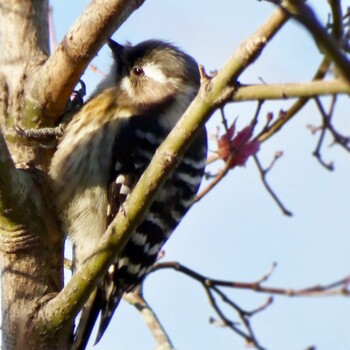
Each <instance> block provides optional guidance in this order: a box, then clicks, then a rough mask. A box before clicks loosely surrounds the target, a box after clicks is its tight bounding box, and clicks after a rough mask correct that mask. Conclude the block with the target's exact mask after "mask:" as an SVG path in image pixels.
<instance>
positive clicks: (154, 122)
mask: <svg viewBox="0 0 350 350" xmlns="http://www.w3.org/2000/svg"><path fill="white" fill-rule="evenodd" d="M108 44H109V46H110V48H111V50H112V53H113V58H114V61H113V65H112V67H111V70H110V73H109V74H108V75H107V76H106V77H105V78H104V80H103V81H102V82H101V83H100V84H99V85H98V87H97V89H96V91H95V92H94V93H93V94H92V97H91V98H90V99H89V100H88V101H87V102H86V104H85V105H84V106H83V107H82V108H81V109H80V111H79V112H78V113H77V114H76V115H75V116H74V118H73V119H72V121H71V122H70V123H69V124H68V126H67V128H66V129H65V131H64V134H63V136H62V139H61V140H60V143H59V145H58V148H57V151H56V152H55V154H54V156H53V159H52V163H51V167H50V171H49V175H50V177H51V180H52V186H53V193H54V198H55V205H56V208H57V211H58V215H59V217H60V219H61V222H62V227H63V230H64V232H66V234H67V235H68V237H69V238H70V239H71V241H72V244H73V255H74V257H73V264H74V269H77V268H78V267H79V266H80V264H81V263H82V262H83V261H84V260H85V259H88V258H89V257H90V256H91V253H92V251H93V250H94V249H95V248H96V247H97V245H98V243H99V240H100V238H101V237H102V235H103V233H104V232H105V230H106V228H107V227H108V225H109V224H110V222H111V221H112V220H113V218H114V217H115V215H116V214H117V212H118V210H119V208H120V206H121V204H122V203H123V202H124V201H125V200H126V199H127V197H128V195H129V194H130V193H131V192H132V190H133V188H134V186H135V184H136V183H137V181H138V180H139V178H140V177H141V175H142V173H143V172H144V170H145V169H146V167H147V166H148V165H149V163H150V161H151V160H152V158H153V156H154V154H155V152H156V150H157V148H158V147H159V145H160V144H161V143H162V142H163V141H164V139H165V138H166V137H167V135H168V134H169V132H170V131H171V130H172V128H173V127H174V126H175V124H176V123H177V121H178V120H179V119H180V117H181V116H182V114H183V113H184V112H185V110H186V109H187V107H188V106H189V104H190V103H191V101H192V99H193V98H194V97H195V95H196V94H197V92H198V89H199V83H200V76H199V71H198V66H197V63H196V61H195V60H194V59H193V58H192V57H191V56H189V55H188V54H186V53H184V52H183V51H181V50H180V49H178V48H177V47H175V46H173V45H172V44H169V43H167V42H164V41H159V40H148V41H144V42H142V43H140V44H138V45H135V46H122V45H120V44H118V43H116V42H114V41H113V40H111V39H109V41H108ZM206 156H207V136H206V130H205V128H204V127H203V128H202V129H201V130H199V132H198V134H197V136H196V138H195V140H194V141H193V142H192V144H191V145H190V146H189V148H188V149H187V151H186V152H185V154H184V155H183V157H182V159H181V160H180V161H179V163H178V165H177V167H176V168H175V170H174V171H173V172H172V173H171V174H170V176H169V178H168V179H167V181H166V182H165V183H164V185H163V186H162V188H161V189H160V191H159V193H158V195H157V196H156V198H155V199H154V201H153V202H152V204H151V205H150V207H149V209H148V211H147V213H146V215H145V218H144V219H143V221H142V222H141V223H140V224H139V225H138V226H137V228H136V229H135V231H134V232H133V233H132V236H131V238H130V240H129V241H128V242H127V243H126V245H125V247H124V249H123V251H122V253H121V254H120V256H119V257H118V258H116V261H115V263H114V264H113V265H112V266H111V267H110V268H109V270H108V272H107V274H106V276H105V278H104V280H103V282H101V284H100V285H99V286H98V288H97V290H96V291H95V294H94V296H93V301H92V302H91V305H93V306H91V305H90V310H89V311H87V310H85V313H88V318H89V321H86V322H87V323H89V325H88V326H86V324H85V326H84V327H85V332H86V333H90V332H91V329H92V327H93V325H94V323H95V321H96V318H97V316H98V314H99V313H100V314H101V319H100V325H99V330H98V335H97V341H98V340H99V339H100V338H101V337H102V335H103V333H104V331H105V329H106V328H107V326H108V324H109V322H110V319H111V317H112V315H113V313H114V311H115V309H116V307H117V306H118V303H119V301H120V299H121V297H122V295H123V293H126V292H130V291H132V290H133V289H134V288H135V286H137V285H138V284H139V283H140V282H141V281H142V279H143V278H144V276H145V275H146V274H147V272H148V271H149V269H150V267H151V266H152V264H153V263H154V262H155V261H156V258H157V255H158V253H159V251H160V249H161V248H162V246H163V244H164V243H165V242H166V240H167V239H168V238H169V236H170V234H171V233H172V232H173V231H174V229H175V228H176V226H177V225H178V223H179V222H180V221H181V219H182V218H183V216H184V215H185V213H186V211H187V210H188V208H189V207H190V205H191V203H192V201H193V198H194V196H195V195H196V193H197V190H198V187H199V185H200V182H201V179H202V176H203V172H204V167H205V164H206ZM126 215H127V213H126ZM92 310H93V311H92ZM83 315H84V311H83ZM81 322H82V321H81ZM78 329H79V326H78ZM89 335H90V334H85V335H84V337H85V338H86V337H88V336H89ZM84 341H85V340H84ZM77 348H79V347H77ZM81 348H83V347H81Z"/></svg>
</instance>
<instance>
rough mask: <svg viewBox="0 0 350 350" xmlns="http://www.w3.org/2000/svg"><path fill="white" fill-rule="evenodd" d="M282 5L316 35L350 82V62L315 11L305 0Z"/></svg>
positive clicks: (322, 46) (293, 0) (317, 39)
mask: <svg viewBox="0 0 350 350" xmlns="http://www.w3.org/2000/svg"><path fill="white" fill-rule="evenodd" d="M282 6H283V7H284V8H285V9H286V10H287V11H288V12H289V13H290V14H291V15H292V16H293V17H294V18H295V19H296V20H297V21H298V22H300V23H301V24H302V25H303V26H304V27H305V28H306V29H307V30H308V31H309V32H310V33H311V34H312V36H313V37H314V39H315V41H316V42H317V45H318V46H319V47H320V48H321V50H322V52H323V53H324V55H325V56H326V57H327V58H328V59H329V60H331V61H333V62H334V64H335V65H336V67H337V71H338V72H339V73H340V74H341V75H342V76H343V78H345V79H346V80H347V81H348V82H350V62H349V60H348V59H347V58H346V56H345V55H344V54H343V53H342V52H341V50H340V46H339V45H338V43H337V41H336V40H335V39H334V38H333V37H332V36H331V35H329V34H328V33H327V31H326V29H325V28H324V26H323V25H322V24H321V23H320V22H319V21H318V19H317V18H316V16H315V14H314V12H313V11H312V9H311V8H310V6H308V5H307V4H306V3H305V1H304V0H286V1H283V3H282Z"/></svg>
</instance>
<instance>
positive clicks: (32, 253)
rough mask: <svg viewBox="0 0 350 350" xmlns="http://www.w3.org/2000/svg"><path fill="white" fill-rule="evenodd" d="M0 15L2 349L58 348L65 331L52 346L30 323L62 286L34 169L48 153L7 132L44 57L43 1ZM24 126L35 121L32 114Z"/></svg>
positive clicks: (26, 1)
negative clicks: (50, 296)
mask: <svg viewBox="0 0 350 350" xmlns="http://www.w3.org/2000/svg"><path fill="white" fill-rule="evenodd" d="M0 17H1V21H0V40H1V42H0V43H1V45H0V46H1V54H0V125H1V129H2V133H3V136H4V138H3V137H2V136H1V139H0V141H1V142H0V154H1V157H0V158H1V159H0V167H1V171H0V201H1V203H0V206H1V216H0V249H1V251H0V261H1V269H2V281H1V287H2V333H3V336H2V349H4V350H5V349H6V350H7V349H55V348H57V349H65V348H67V344H68V341H69V332H68V331H67V330H66V329H65V330H60V334H59V335H58V336H57V337H56V339H55V344H56V347H53V346H52V341H51V340H50V337H51V335H50V337H48V336H46V334H45V333H43V332H42V330H40V329H35V324H34V323H33V322H31V318H32V317H33V316H34V314H35V313H36V310H37V308H38V306H40V303H42V302H44V299H43V298H44V297H45V296H47V295H50V293H57V292H59V291H60V290H61V289H62V287H63V269H62V266H63V262H62V258H63V254H62V247H63V236H62V234H61V233H60V231H59V229H58V226H57V224H56V222H55V220H54V219H53V216H52V215H51V209H50V208H48V207H46V206H45V203H49V202H50V201H45V200H43V197H44V196H45V195H46V194H45V193H44V191H43V189H44V188H45V177H43V176H42V172H41V171H40V170H41V169H45V168H46V167H47V164H48V161H49V158H50V153H52V151H46V150H44V149H43V148H41V147H38V146H37V145H34V146H33V145H31V144H29V143H28V142H23V140H22V139H20V138H19V137H18V135H17V134H16V133H15V132H14V129H13V126H14V125H15V124H16V123H18V122H19V121H20V120H23V114H24V113H27V112H28V111H25V110H24V109H23V106H24V96H25V95H26V94H27V91H28V86H29V83H28V82H29V81H30V79H31V78H32V77H33V76H34V75H35V72H36V71H37V70H38V69H39V68H40V67H41V66H42V65H43V63H44V62H45V61H46V59H47V57H48V54H49V41H48V21H47V18H48V1H47V0H34V1H30V0H7V1H5V0H3V1H0ZM28 120H29V119H28ZM30 124H31V126H34V125H35V124H36V119H35V116H34V115H33V118H32V119H31V120H30ZM5 139H6V142H5ZM15 164H16V166H17V167H16V166H15ZM34 164H35V168H34V167H33V165H34ZM20 168H21V169H20ZM34 169H35V170H34Z"/></svg>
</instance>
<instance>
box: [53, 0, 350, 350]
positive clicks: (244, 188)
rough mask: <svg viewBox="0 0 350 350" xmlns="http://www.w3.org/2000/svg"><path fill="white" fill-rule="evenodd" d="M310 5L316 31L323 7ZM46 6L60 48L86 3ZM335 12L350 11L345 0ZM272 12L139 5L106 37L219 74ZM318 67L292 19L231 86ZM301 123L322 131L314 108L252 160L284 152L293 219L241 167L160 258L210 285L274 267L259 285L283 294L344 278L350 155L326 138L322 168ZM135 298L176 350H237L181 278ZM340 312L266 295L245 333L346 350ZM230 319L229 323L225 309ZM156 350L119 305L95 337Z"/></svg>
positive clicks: (154, 281)
mask: <svg viewBox="0 0 350 350" xmlns="http://www.w3.org/2000/svg"><path fill="white" fill-rule="evenodd" d="M309 3H310V4H311V5H312V6H313V7H314V8H315V9H316V11H317V14H318V16H319V19H320V20H321V21H322V22H323V23H325V22H326V20H327V14H328V12H329V10H328V7H327V5H328V2H327V1H325V0H323V1H320V0H318V1H309ZM51 4H52V6H53V11H54V12H53V17H54V24H55V28H56V35H57V38H58V40H60V39H62V37H63V36H64V34H65V33H66V31H67V30H68V29H69V28H70V26H71V25H72V23H73V22H74V21H75V19H76V18H77V16H78V15H79V14H80V13H81V11H82V10H83V9H84V8H85V7H86V5H87V4H88V1H78V0H75V1H68V0H55V1H51ZM343 4H344V7H345V6H350V1H343ZM273 9H274V7H273V6H272V5H271V4H269V3H267V2H265V1H256V0H246V1H238V0H221V1H213V0H202V1H178V0H167V1H164V0H146V1H145V4H144V5H143V6H142V7H141V8H140V9H139V10H138V11H136V12H135V13H134V14H133V15H132V16H131V17H130V19H129V20H128V21H127V22H126V23H125V24H124V25H123V26H122V27H121V28H120V30H119V31H118V32H117V33H116V34H115V35H114V36H113V38H114V39H115V40H117V41H119V42H120V43H124V42H126V41H130V42H131V43H138V42H140V41H143V40H146V39H150V38H159V39H165V40H168V41H170V42H173V43H175V44H177V45H178V46H180V47H181V48H183V49H184V50H185V51H187V52H188V53H190V54H191V55H192V56H193V57H195V58H196V59H197V61H198V62H199V63H201V64H203V65H204V66H205V68H206V70H207V71H210V70H215V69H219V68H220V67H221V66H222V65H223V64H224V62H225V61H226V60H227V59H228V58H229V57H230V56H231V55H232V53H233V52H234V50H235V48H237V47H238V45H239V44H240V43H241V42H242V41H243V40H244V39H246V38H247V37H248V36H249V35H250V34H252V33H253V32H254V31H255V30H256V29H257V27H258V26H259V25H261V24H262V23H264V22H265V20H266V19H267V18H268V16H269V15H270V14H271V13H272V11H273ZM111 61H112V59H111V54H110V52H109V51H108V49H107V48H102V50H101V51H100V53H99V54H98V57H97V58H96V59H95V60H94V61H93V63H94V64H95V65H97V66H98V68H99V69H100V70H102V71H104V72H107V71H108V67H109V65H110V63H111ZM320 61H321V55H320V53H319V51H318V49H317V47H316V46H315V44H314V42H313V40H312V38H311V37H310V36H309V35H308V34H307V33H305V31H304V30H303V28H301V27H300V26H299V25H297V24H296V23H293V22H292V21H290V22H289V23H288V24H287V25H286V26H285V27H284V28H283V29H282V30H281V31H280V32H279V33H278V34H277V36H276V37H275V38H274V39H273V40H272V42H271V43H269V45H268V47H267V48H266V50H265V51H264V52H263V54H262V55H261V57H260V58H259V60H258V61H257V62H256V63H254V64H253V65H252V66H251V67H249V69H247V70H246V71H245V72H244V74H243V75H242V76H241V77H240V79H239V81H240V82H241V83H244V84H249V83H260V79H263V81H264V82H265V83H278V82H299V81H308V80H309V79H310V78H311V77H312V76H313V74H314V71H315V69H316V67H317V66H318V64H319V62H320ZM100 79H101V77H100V76H99V75H98V74H94V73H92V72H91V71H90V70H87V73H86V75H85V76H84V77H83V80H84V81H85V83H86V85H87V88H88V92H89V93H91V91H93V89H94V87H95V86H96V85H97V83H98V81H99V80H100ZM325 101H327V100H325ZM292 102H293V101H290V100H289V101H278V102H273V103H268V102H266V103H265V104H264V105H263V111H262V113H261V116H262V118H261V120H262V121H261V123H263V122H264V118H263V116H265V115H266V113H267V112H273V113H274V115H275V116H277V114H278V112H279V110H281V109H287V108H288V106H290V105H291V104H292ZM326 106H327V105H326ZM255 109H256V103H235V104H232V105H230V106H229V107H228V108H226V115H227V118H228V120H229V121H230V122H232V121H233V120H234V119H235V118H238V123H237V125H238V126H239V128H242V127H244V126H246V125H247V124H248V123H249V122H250V120H251V118H252V116H253V115H254V111H255ZM349 109H350V108H349V98H348V97H343V98H341V99H339V103H338V104H337V107H336V119H335V120H336V125H337V127H338V129H339V130H340V131H341V132H342V133H344V134H345V135H349V134H350V120H349V115H348V114H349ZM308 124H313V125H319V124H320V116H319V114H318V112H317V110H316V108H315V104H314V103H313V102H312V101H311V102H309V104H308V105H307V107H306V108H304V109H303V111H302V112H301V113H299V114H298V115H297V117H296V118H294V120H293V121H292V122H290V123H289V124H288V125H287V126H286V127H285V128H284V129H283V130H282V131H281V132H279V133H278V134H277V135H276V136H275V137H273V138H272V139H271V140H269V141H267V142H265V143H264V144H263V145H262V146H261V150H260V152H259V157H260V159H261V161H262V163H263V164H264V165H268V164H269V163H270V161H271V160H272V158H273V156H274V154H275V152H276V151H283V153H284V156H283V157H282V158H281V159H280V160H279V161H278V162H277V163H276V165H275V167H274V168H273V170H272V171H271V173H270V174H269V176H268V180H269V183H270V185H271V186H272V187H273V188H274V190H275V191H276V193H277V194H278V196H279V198H280V199H281V200H282V201H283V203H284V204H285V206H286V207H287V208H288V209H289V210H291V211H292V212H293V214H294V215H293V217H286V216H284V215H282V213H281V212H280V210H279V209H278V207H277V206H276V204H275V203H274V202H273V201H272V199H271V197H270V196H269V194H268V193H267V192H266V190H265V189H264V187H263V185H262V183H261V181H260V180H259V174H258V172H257V169H256V167H255V164H254V162H253V160H250V161H248V163H247V165H246V167H244V168H237V169H235V170H234V171H233V172H231V173H230V174H229V176H227V178H225V179H224V180H223V181H222V182H221V183H220V184H219V186H217V187H216V188H215V189H214V190H213V191H212V192H211V193H210V194H209V195H208V196H207V197H205V198H204V199H203V200H202V201H201V202H200V203H199V204H197V205H195V206H194V207H193V208H192V210H191V211H190V212H189V214H188V215H187V217H186V218H185V219H184V220H183V221H182V223H181V224H180V226H179V227H178V229H177V230H176V232H175V234H174V235H173V236H172V238H171V239H170V241H169V242H168V243H167V245H166V246H165V251H166V256H165V258H164V259H163V260H164V261H168V260H169V261H172V260H176V261H179V262H181V263H183V264H185V265H186V266H188V267H190V268H192V269H195V270H197V271H198V272H201V273H203V274H205V275H207V276H210V277H213V278H218V279H225V280H235V281H247V282H252V281H255V280H257V279H258V278H259V277H260V276H261V275H263V274H264V273H265V272H266V271H267V270H268V269H269V267H270V266H271V265H272V263H273V262H277V264H278V267H277V269H276V271H275V272H274V273H273V274H272V276H271V277H270V279H269V281H268V282H267V283H266V285H268V286H274V287H281V288H303V287H306V286H311V285H314V284H319V283H321V284H322V283H325V284H326V283H329V282H333V281H336V280H338V279H340V278H342V277H344V276H346V275H348V274H349V273H350V267H349V260H350V258H349V245H350V238H349V232H348V231H349V230H348V227H349V183H348V182H349V180H348V179H349V173H350V155H349V154H347V153H346V152H345V151H344V150H342V149H341V148H339V147H336V146H335V147H328V146H329V144H330V142H331V139H330V138H328V142H326V144H325V148H324V150H323V156H324V158H325V160H327V161H333V162H334V164H335V171H334V172H329V171H327V170H325V169H324V168H322V167H321V166H320V165H319V163H318V162H317V161H316V159H315V158H314V157H313V156H312V152H313V151H314V149H315V146H316V143H317V140H318V137H317V136H313V135H311V134H310V131H309V130H308V129H307V127H306V126H307V125H308ZM218 125H220V119H219V117H218V116H214V117H213V118H212V119H211V120H210V121H209V122H208V125H207V126H208V130H209V131H211V132H214V131H215V127H216V126H218ZM211 148H213V145H211ZM220 166H222V165H220ZM204 185H206V184H204ZM144 291H145V296H146V299H147V300H148V302H149V303H150V304H151V305H152V306H153V308H154V310H155V311H156V313H157V315H158V316H159V318H160V319H161V321H162V324H163V326H164V327H165V329H166V330H167V331H168V334H169V335H170V337H171V339H172V341H173V343H174V345H175V347H176V349H178V350H197V349H216V350H223V349H236V350H239V349H245V348H246V346H245V343H244V341H243V340H242V338H240V337H239V336H238V335H236V334H235V333H233V332H232V331H230V330H229V329H228V328H220V327H215V326H213V325H210V324H209V322H208V320H209V318H210V317H216V315H215V312H214V310H212V309H211V307H210V306H209V303H208V300H207V297H206V295H205V292H204V290H203V289H202V288H201V287H200V286H199V285H198V284H196V282H194V281H192V280H190V279H189V278H187V277H185V276H184V275H180V274H178V273H176V272H173V271H170V270H167V271H162V272H157V273H156V274H153V275H151V276H150V277H149V278H148V279H147V280H146V282H145V284H144ZM227 293H228V294H229V296H230V297H232V298H233V300H234V301H235V302H237V303H238V304H239V305H240V306H242V307H243V308H246V309H248V310H249V309H254V308H256V307H258V306H260V305H261V304H263V303H264V302H265V300H266V298H267V297H268V295H261V294H260V295H258V294H255V293H253V292H249V291H239V290H227ZM225 310H226V311H229V310H227V309H225ZM349 314H350V304H349V300H348V299H346V298H344V297H328V298H325V297H323V298H288V297H275V301H274V303H273V305H272V306H270V307H269V308H268V309H267V310H265V311H264V312H262V313H260V314H258V315H256V316H255V317H254V318H253V319H252V326H253V328H254V331H255V335H256V336H257V338H258V340H259V341H260V343H261V344H262V345H263V346H264V347H265V348H266V349H269V350H278V349H284V350H301V349H306V348H307V347H308V346H310V345H315V346H316V348H317V349H318V350H328V349H337V350H346V349H350V332H349V331H350V326H349V322H348V320H349ZM227 316H228V317H231V318H232V320H234V321H238V319H237V318H236V316H235V314H234V313H228V314H227ZM92 348H93V347H92V345H90V346H89V349H92ZM154 348H155V343H154V341H153V338H152V336H151V335H150V333H149V331H148V329H147V328H146V326H145V324H144V322H143V320H142V319H141V318H140V315H139V314H138V312H137V311H136V310H135V309H134V308H133V307H131V306H129V305H128V304H126V303H125V302H122V303H121V305H120V306H119V308H118V310H117V312H116V313H115V316H114V319H113V321H112V323H111V324H110V326H109V329H108V330H107V332H106V334H105V336H104V337H103V339H102V341H101V342H100V343H99V344H98V345H97V346H95V347H94V349H95V350H102V349H118V350H122V349H128V350H133V349H140V350H143V349H145V350H146V349H147V350H148V349H154Z"/></svg>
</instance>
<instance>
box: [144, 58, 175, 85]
mask: <svg viewBox="0 0 350 350" xmlns="http://www.w3.org/2000/svg"><path fill="white" fill-rule="evenodd" d="M142 69H143V71H144V72H145V75H146V76H147V77H149V78H151V79H153V80H154V81H156V82H158V83H160V84H163V85H164V84H169V83H171V84H174V85H179V80H178V79H175V78H170V77H167V76H166V75H165V74H164V72H163V71H162V70H161V68H160V67H159V66H158V65H156V64H154V63H146V64H145V65H143V66H142Z"/></svg>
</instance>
